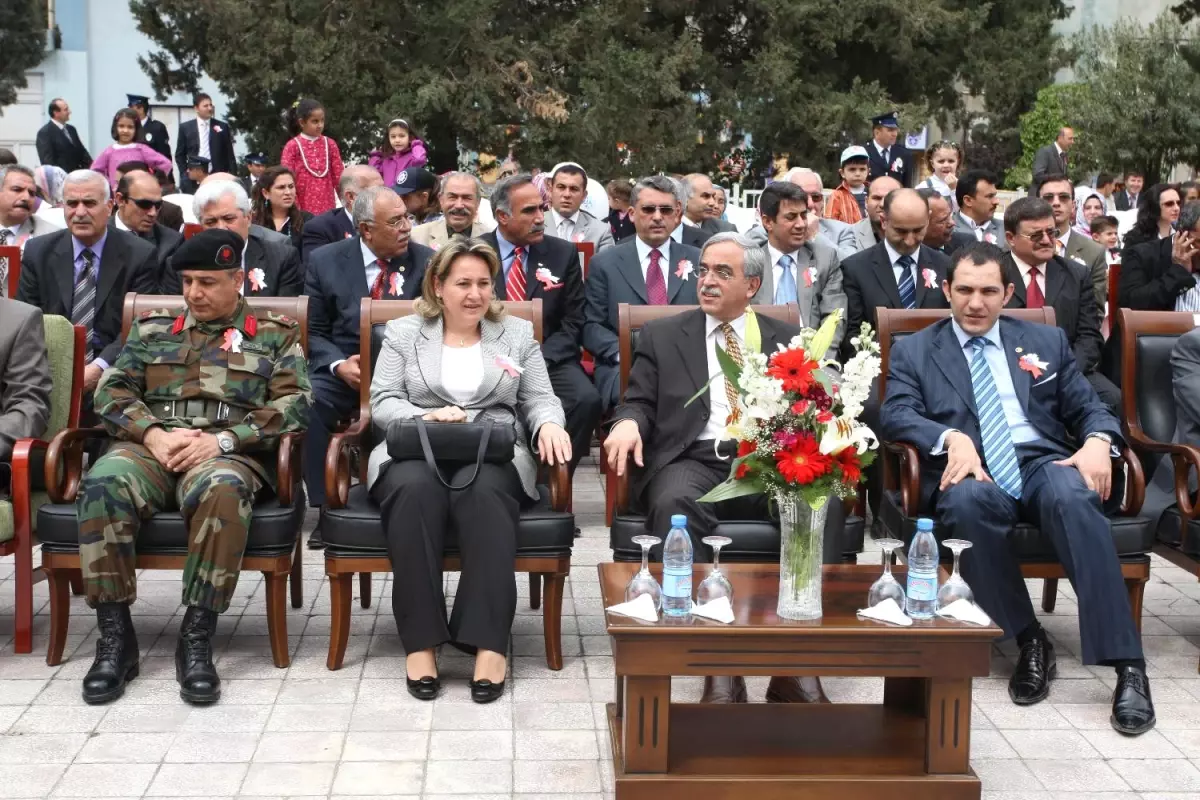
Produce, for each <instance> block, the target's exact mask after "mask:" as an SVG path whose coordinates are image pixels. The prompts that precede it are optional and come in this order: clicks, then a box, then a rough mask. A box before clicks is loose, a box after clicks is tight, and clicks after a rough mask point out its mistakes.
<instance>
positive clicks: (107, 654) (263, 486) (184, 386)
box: [76, 229, 311, 704]
mask: <svg viewBox="0 0 1200 800" xmlns="http://www.w3.org/2000/svg"><path fill="white" fill-rule="evenodd" d="M241 252H242V238H241V237H240V236H238V235H237V234H236V233H233V232H232V231H227V230H220V229H213V230H206V231H202V232H201V233H198V234H196V235H195V236H194V237H192V238H191V239H190V240H188V241H186V242H184V243H183V245H182V246H180V248H179V249H178V250H177V251H176V252H175V255H174V257H173V258H172V262H171V263H172V268H173V269H175V270H177V271H178V272H179V273H180V275H181V280H182V283H183V296H184V300H185V301H186V303H187V307H188V309H187V311H186V312H185V313H184V314H180V315H179V316H172V314H171V313H170V312H168V311H149V312H146V313H145V314H142V315H141V317H140V319H139V320H138V321H137V323H136V324H135V325H134V327H133V330H131V331H130V332H129V338H128V340H127V341H126V343H125V346H124V348H123V349H122V350H121V354H120V355H119V356H118V357H117V359H116V362H115V363H114V364H113V365H112V367H110V368H109V369H108V370H106V371H105V373H104V375H103V376H102V378H101V379H100V384H99V386H98V387H97V389H96V411H97V413H98V415H99V416H100V419H101V421H102V422H103V424H104V426H105V427H106V428H107V429H108V431H109V432H110V433H111V434H112V435H113V436H114V437H115V438H116V442H115V443H114V444H113V445H112V447H111V448H110V449H109V450H108V452H107V453H105V454H104V455H103V456H102V457H101V458H100V459H99V460H98V461H97V462H96V464H95V465H94V466H93V467H92V468H91V470H90V471H89V472H88V473H87V475H86V476H85V477H84V478H83V482H82V484H81V486H80V490H79V496H78V499H77V501H76V505H77V510H78V516H79V556H80V563H81V565H82V567H83V578H84V586H85V592H86V595H87V603H88V605H89V606H91V607H92V608H95V609H96V616H97V619H98V622H99V630H100V638H99V640H98V641H97V642H96V660H95V661H94V662H93V663H92V667H91V669H90V670H88V673H87V675H86V676H85V677H84V679H83V699H84V701H86V702H87V703H92V704H95V703H106V702H109V701H111V700H115V699H116V698H118V697H120V696H121V695H122V693H124V691H125V683H126V681H128V680H131V679H133V678H135V677H136V676H137V674H138V643H137V637H136V635H135V634H134V630H133V621H132V619H131V617H130V613H129V606H130V604H131V603H132V602H133V601H134V599H135V598H136V596H137V577H136V564H135V559H134V553H135V550H136V543H137V536H138V528H139V526H140V524H141V521H142V520H143V519H147V518H149V516H150V515H152V514H154V513H156V512H159V511H168V510H173V509H178V510H180V511H181V512H182V513H183V517H184V519H185V520H186V521H187V524H188V556H189V557H188V562H187V566H186V567H185V568H184V571H183V601H182V602H183V605H185V606H187V612H186V613H185V615H184V618H183V626H182V628H181V629H180V632H179V643H178V645H177V647H176V650H175V674H176V679H177V680H178V681H179V684H180V696H181V697H182V698H183V699H184V700H186V701H188V702H189V703H212V702H216V700H217V699H218V698H219V697H220V694H221V680H220V678H219V677H218V675H217V671H216V669H215V667H214V666H213V660H212V643H211V640H212V636H213V634H214V632H215V631H216V628H217V615H218V614H220V613H222V612H224V611H225V610H226V609H227V608H228V607H229V602H230V599H231V598H232V597H233V592H234V588H235V587H236V585H237V580H238V572H239V570H240V568H241V563H242V554H243V551H244V550H245V547H246V537H247V534H248V531H249V527H250V518H251V513H252V508H253V506H254V503H255V499H256V498H258V497H260V496H262V495H264V494H267V493H270V492H272V491H273V490H274V485H275V478H276V476H275V474H274V469H273V465H274V463H275V450H276V448H277V446H278V444H279V437H280V436H281V435H282V434H284V433H290V432H298V431H302V430H304V428H305V426H306V424H307V420H308V408H309V402H310V397H311V390H310V387H309V382H308V368H307V364H306V363H305V359H304V354H303V352H302V351H301V349H300V328H299V324H298V323H297V322H296V321H295V320H292V319H290V318H288V317H285V316H283V315H280V314H274V313H269V312H268V313H255V312H253V311H251V309H250V307H249V306H248V305H247V304H246V302H245V301H244V300H243V299H242V296H241V293H240V289H241V287H242V284H243V281H244V280H245V276H244V275H243V274H242V268H241V263H242V262H241Z"/></svg>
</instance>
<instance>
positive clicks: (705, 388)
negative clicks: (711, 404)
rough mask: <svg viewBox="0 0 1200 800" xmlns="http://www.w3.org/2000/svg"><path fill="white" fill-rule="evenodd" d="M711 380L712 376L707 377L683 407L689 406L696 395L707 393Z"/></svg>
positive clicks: (718, 349)
mask: <svg viewBox="0 0 1200 800" xmlns="http://www.w3.org/2000/svg"><path fill="white" fill-rule="evenodd" d="M720 349H721V348H719V347H718V348H717V351H718V352H719V351H720ZM712 382H713V379H712V378H709V379H708V380H706V381H705V382H704V385H703V386H701V387H700V390H699V391H697V392H696V393H695V394H694V395H692V396H691V397H689V398H688V399H687V402H686V403H684V404H683V407H684V408H687V407H688V406H690V405H691V404H692V401H694V400H695V399H696V398H697V397H701V396H703V395H704V394H707V393H708V387H709V386H711V385H712Z"/></svg>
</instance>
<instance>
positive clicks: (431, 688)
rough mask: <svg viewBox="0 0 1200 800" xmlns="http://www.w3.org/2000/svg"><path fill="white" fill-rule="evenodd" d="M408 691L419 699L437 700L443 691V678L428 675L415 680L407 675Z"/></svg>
mask: <svg viewBox="0 0 1200 800" xmlns="http://www.w3.org/2000/svg"><path fill="white" fill-rule="evenodd" d="M404 678H405V680H407V681H408V693H409V694H411V695H412V696H413V697H415V698H417V699H418V700H435V699H437V696H438V694H440V693H441V691H442V679H441V678H437V677H433V676H430V675H426V676H425V677H424V678H419V679H417V680H415V681H414V680H413V679H412V678H410V677H408V676H407V675H405V676H404Z"/></svg>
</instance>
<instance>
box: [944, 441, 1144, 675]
mask: <svg viewBox="0 0 1200 800" xmlns="http://www.w3.org/2000/svg"><path fill="white" fill-rule="evenodd" d="M1055 450H1057V448H1053V447H1052V446H1049V445H1047V444H1046V443H1044V442H1033V443H1030V444H1027V445H1017V462H1018V463H1019V464H1020V466H1021V499H1020V500H1015V499H1013V498H1012V497H1011V496H1009V495H1008V494H1007V493H1006V492H1005V491H1004V490H1003V489H1001V488H1000V487H998V486H997V485H996V484H994V483H985V482H982V481H977V480H975V479H974V478H968V479H966V480H964V481H962V482H960V483H959V484H957V485H955V486H952V487H950V488H949V489H947V490H946V491H944V492H941V493H939V494H938V495H936V496H935V504H936V508H937V515H938V521H939V522H940V523H941V524H942V525H943V526H945V527H946V529H947V530H946V538H951V537H958V538H960V539H967V540H969V541H970V542H971V544H972V547H971V549H970V550H967V551H966V552H964V553H963V556H962V563H961V567H962V575H963V579H964V580H965V581H966V582H967V583H968V584H969V585H970V586H971V590H972V591H973V592H974V594H975V601H976V602H977V603H979V605H980V606H981V607H982V608H983V610H984V611H986V612H987V613H988V616H990V617H991V618H992V619H993V620H995V621H996V624H997V625H999V626H1000V627H1001V628H1003V629H1004V633H1005V636H1006V637H1008V636H1015V635H1016V634H1018V633H1020V632H1021V631H1022V630H1024V629H1025V628H1026V627H1027V626H1028V625H1029V624H1030V623H1031V622H1033V621H1034V620H1035V619H1036V618H1037V617H1036V615H1035V614H1034V610H1033V603H1032V601H1031V600H1030V599H1029V592H1028V590H1027V589H1026V587H1025V581H1024V580H1023V579H1022V578H1021V567H1020V564H1019V563H1018V562H1017V559H1016V558H1015V557H1014V556H1013V552H1012V548H1011V546H1010V545H1009V541H1008V537H1009V536H1010V535H1011V534H1012V530H1013V526H1015V525H1016V524H1017V523H1018V522H1021V521H1024V522H1028V523H1030V524H1032V525H1036V526H1037V527H1038V529H1040V530H1041V531H1042V533H1043V534H1044V535H1045V536H1046V538H1048V539H1049V540H1050V542H1051V543H1052V544H1053V546H1054V551H1055V553H1056V554H1057V555H1058V560H1059V561H1060V562H1061V563H1062V565H1063V568H1064V569H1065V570H1066V572H1067V578H1068V579H1070V581H1071V586H1072V587H1073V588H1074V589H1075V595H1076V597H1077V598H1078V600H1079V637H1080V640H1081V643H1082V645H1083V652H1082V654H1081V655H1082V660H1083V663H1084V664H1104V663H1107V662H1110V661H1114V660H1121V659H1138V658H1141V657H1142V643H1141V637H1140V636H1139V635H1138V631H1137V628H1136V626H1135V625H1134V622H1133V615H1132V613H1131V611H1130V608H1129V595H1128V593H1127V592H1126V591H1125V581H1124V579H1123V578H1122V577H1121V567H1120V564H1119V562H1118V560H1117V554H1116V550H1115V549H1114V547H1113V541H1112V534H1111V532H1110V530H1111V529H1110V526H1109V521H1108V519H1107V518H1106V517H1105V516H1104V513H1103V511H1102V510H1101V505H1100V495H1098V494H1096V493H1095V492H1093V491H1090V490H1089V489H1088V488H1087V486H1086V485H1085V484H1084V482H1083V476H1081V475H1080V474H1079V470H1077V469H1075V468H1074V467H1064V466H1058V465H1055V464H1054V463H1052V462H1053V461H1055V460H1057V459H1062V458H1068V457H1069V456H1070V454H1068V453H1063V452H1055ZM1113 477H1114V479H1115V478H1116V477H1117V476H1116V475H1115V474H1114V476H1113ZM1122 490H1123V483H1122V482H1121V481H1118V480H1114V481H1113V494H1115V495H1116V496H1118V497H1119V496H1120V493H1121V491H1122Z"/></svg>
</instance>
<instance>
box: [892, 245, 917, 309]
mask: <svg viewBox="0 0 1200 800" xmlns="http://www.w3.org/2000/svg"><path fill="white" fill-rule="evenodd" d="M896 264H897V266H899V267H900V286H899V288H900V302H901V303H903V304H904V307H905V308H916V307H917V285H916V283H915V282H914V281H913V267H914V266H915V264H914V263H913V260H912V256H900V258H899V259H897V261H896Z"/></svg>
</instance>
